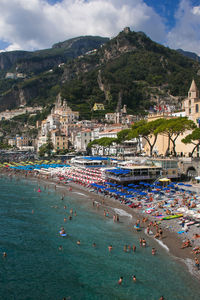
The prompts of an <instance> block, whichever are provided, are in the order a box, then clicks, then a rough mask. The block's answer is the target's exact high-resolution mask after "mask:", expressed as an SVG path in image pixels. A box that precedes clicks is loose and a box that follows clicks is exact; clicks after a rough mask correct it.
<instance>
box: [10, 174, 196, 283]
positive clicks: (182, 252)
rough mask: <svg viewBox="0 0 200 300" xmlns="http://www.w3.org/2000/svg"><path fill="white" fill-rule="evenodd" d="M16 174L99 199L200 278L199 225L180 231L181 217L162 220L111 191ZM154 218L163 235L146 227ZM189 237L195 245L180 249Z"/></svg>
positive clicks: (101, 206)
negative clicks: (199, 264) (198, 263)
mask: <svg viewBox="0 0 200 300" xmlns="http://www.w3.org/2000/svg"><path fill="white" fill-rule="evenodd" d="M6 173H8V174H9V175H10V176H12V172H11V173H10V171H9V170H7V171H6ZM17 176H20V177H21V176H25V178H29V179H30V180H31V179H32V178H34V179H36V180H37V182H38V184H39V185H42V186H48V185H49V184H50V186H54V187H56V190H57V191H58V192H59V193H62V191H63V193H64V194H65V195H71V194H74V195H76V196H78V197H83V199H84V196H85V195H86V196H87V198H88V199H89V200H90V201H91V202H95V205H96V204H97V203H98V205H99V209H98V211H97V213H99V214H100V215H103V213H104V211H105V210H108V211H109V212H110V214H109V218H111V219H112V218H113V215H116V214H119V217H120V220H121V221H122V222H124V223H126V224H127V226H128V227H129V230H131V231H133V233H134V234H137V235H138V238H139V237H141V236H148V237H149V238H150V239H153V240H154V241H156V244H157V246H158V247H162V248H163V249H165V251H166V252H169V254H170V255H173V256H174V257H175V258H176V259H178V260H179V262H180V263H182V264H186V265H187V267H188V269H189V271H190V273H192V274H193V275H195V276H196V277H198V278H199V279H200V272H198V271H197V269H196V267H195V263H194V258H195V257H196V255H195V254H194V253H193V252H192V249H193V248H195V247H197V246H200V239H196V240H195V239H193V237H194V235H195V234H196V233H199V232H200V229H199V228H197V227H195V226H190V227H189V230H188V232H187V233H182V234H178V232H181V226H180V221H179V219H172V220H166V221H164V220H163V221H162V222H159V220H158V219H157V218H156V217H154V216H152V215H150V214H148V215H147V214H146V213H144V212H142V210H141V209H138V208H130V207H129V206H127V205H125V204H123V203H120V202H119V201H118V200H116V199H114V198H113V197H110V196H109V195H108V196H105V195H102V193H100V192H98V191H97V190H92V189H91V187H90V185H82V184H80V183H78V182H73V181H70V182H68V183H67V185H66V184H64V183H63V182H62V180H60V179H59V178H60V176H56V175H54V176H53V178H51V177H50V176H48V179H47V176H46V175H41V174H37V175H36V174H35V173H29V174H27V173H26V174H24V173H23V172H20V174H18V175H17ZM71 189H72V190H71ZM190 189H191V188H190ZM195 190H196V191H197V190H198V187H197V186H196V187H195ZM160 211H161V210H160ZM144 218H148V221H146V222H142V219H144ZM138 219H140V228H141V231H139V232H136V230H135V229H134V227H133V225H134V224H135V223H136V221H137V220H138ZM155 220H156V221H158V223H159V227H161V228H162V229H163V236H162V239H156V238H154V235H155V234H156V231H155V228H153V227H151V230H152V232H153V234H152V235H148V234H147V232H146V230H145V229H146V228H147V226H148V224H149V222H151V221H152V222H155ZM186 239H189V240H191V241H192V247H187V248H185V249H181V246H182V244H183V241H185V240H186Z"/></svg>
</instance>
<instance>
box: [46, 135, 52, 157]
mask: <svg viewBox="0 0 200 300" xmlns="http://www.w3.org/2000/svg"><path fill="white" fill-rule="evenodd" d="M46 150H47V154H48V156H50V155H51V151H52V150H53V143H52V140H51V133H50V132H48V133H47V143H46Z"/></svg>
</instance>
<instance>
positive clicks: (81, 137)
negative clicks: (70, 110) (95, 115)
mask: <svg viewBox="0 0 200 300" xmlns="http://www.w3.org/2000/svg"><path fill="white" fill-rule="evenodd" d="M91 140H92V133H91V129H85V130H81V131H79V132H78V133H77V135H76V137H75V143H74V148H75V149H76V151H85V150H86V148H87V145H88V144H89V142H91Z"/></svg>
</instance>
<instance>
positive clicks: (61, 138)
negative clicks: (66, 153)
mask: <svg viewBox="0 0 200 300" xmlns="http://www.w3.org/2000/svg"><path fill="white" fill-rule="evenodd" d="M51 138H52V143H53V146H54V150H65V149H68V137H67V136H66V135H64V134H61V132H60V131H57V130H53V131H52V132H51Z"/></svg>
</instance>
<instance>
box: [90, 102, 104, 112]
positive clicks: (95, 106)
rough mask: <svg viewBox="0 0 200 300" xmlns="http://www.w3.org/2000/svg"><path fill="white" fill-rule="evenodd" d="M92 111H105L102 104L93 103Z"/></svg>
mask: <svg viewBox="0 0 200 300" xmlns="http://www.w3.org/2000/svg"><path fill="white" fill-rule="evenodd" d="M92 109H93V110H94V111H96V110H105V108H104V105H103V103H95V104H94V106H93V108H92Z"/></svg>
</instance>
